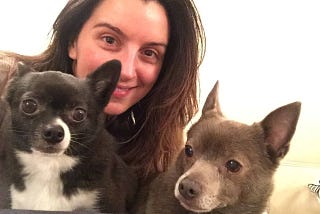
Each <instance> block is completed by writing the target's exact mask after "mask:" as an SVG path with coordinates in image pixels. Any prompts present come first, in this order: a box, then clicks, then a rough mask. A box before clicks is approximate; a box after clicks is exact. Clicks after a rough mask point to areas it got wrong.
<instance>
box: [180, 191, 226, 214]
mask: <svg viewBox="0 0 320 214" xmlns="http://www.w3.org/2000/svg"><path fill="white" fill-rule="evenodd" d="M176 198H177V199H178V201H179V202H180V204H181V206H183V207H184V208H185V209H187V210H189V211H192V212H195V213H208V212H211V211H212V210H214V209H219V208H222V207H225V206H226V205H225V204H223V203H221V202H218V201H216V200H203V201H202V200H200V201H199V200H188V199H185V198H184V197H183V196H181V195H180V194H179V195H177V196H176Z"/></svg>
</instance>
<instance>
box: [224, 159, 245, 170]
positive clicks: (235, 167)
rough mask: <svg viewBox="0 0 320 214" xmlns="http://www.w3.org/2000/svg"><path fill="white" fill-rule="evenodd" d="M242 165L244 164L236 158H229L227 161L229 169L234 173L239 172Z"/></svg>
mask: <svg viewBox="0 0 320 214" xmlns="http://www.w3.org/2000/svg"><path fill="white" fill-rule="evenodd" d="M241 167H242V165H241V164H240V163H239V162H238V161H236V160H228V161H227V163H226V168H227V169H228V171H230V172H233V173H235V172H239V170H240V169H241Z"/></svg>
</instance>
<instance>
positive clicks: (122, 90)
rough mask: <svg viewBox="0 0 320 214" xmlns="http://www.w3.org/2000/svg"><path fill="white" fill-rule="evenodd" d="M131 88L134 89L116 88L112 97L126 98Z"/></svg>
mask: <svg viewBox="0 0 320 214" xmlns="http://www.w3.org/2000/svg"><path fill="white" fill-rule="evenodd" d="M133 88H134V87H122V86H117V87H116V89H115V90H114V92H113V94H112V95H113V96H114V97H117V98H122V97H125V96H127V95H128V94H129V92H130V90H131V89H133Z"/></svg>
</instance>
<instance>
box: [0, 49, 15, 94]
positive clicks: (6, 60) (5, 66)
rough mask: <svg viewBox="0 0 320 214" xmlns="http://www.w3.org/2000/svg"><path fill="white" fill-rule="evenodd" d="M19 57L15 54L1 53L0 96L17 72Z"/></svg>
mask: <svg viewBox="0 0 320 214" xmlns="http://www.w3.org/2000/svg"><path fill="white" fill-rule="evenodd" d="M17 62H18V57H17V56H15V54H13V53H8V52H3V51H0V95H2V94H3V93H4V91H5V88H6V85H7V83H8V81H9V80H10V79H11V77H12V75H13V73H14V72H15V70H16V67H17Z"/></svg>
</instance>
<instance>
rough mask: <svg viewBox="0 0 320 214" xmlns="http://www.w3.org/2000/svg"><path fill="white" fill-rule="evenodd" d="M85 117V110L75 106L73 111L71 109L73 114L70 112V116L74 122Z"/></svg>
mask: <svg viewBox="0 0 320 214" xmlns="http://www.w3.org/2000/svg"><path fill="white" fill-rule="evenodd" d="M86 117H87V112H86V110H84V109H82V108H76V109H75V110H74V111H73V114H72V118H73V119H74V120H75V121H76V122H81V121H83V120H84V119H86Z"/></svg>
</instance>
